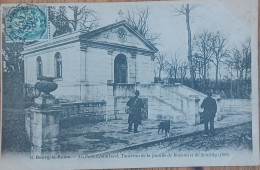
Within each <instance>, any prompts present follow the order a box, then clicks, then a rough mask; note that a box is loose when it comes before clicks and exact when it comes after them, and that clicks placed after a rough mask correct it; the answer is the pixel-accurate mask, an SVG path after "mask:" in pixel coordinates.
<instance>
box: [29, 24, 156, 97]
mask: <svg viewBox="0 0 260 170" xmlns="http://www.w3.org/2000/svg"><path fill="white" fill-rule="evenodd" d="M157 51H158V50H157V49H156V47H154V46H153V45H152V44H151V43H150V42H148V41H147V40H146V39H145V38H144V37H143V36H141V35H140V34H139V33H138V32H136V31H135V30H133V29H132V28H131V27H130V26H129V25H128V24H127V23H126V22H125V21H121V22H117V23H115V24H111V25H108V26H105V27H102V28H100V29H96V30H94V31H91V32H87V33H84V32H73V33H69V34H65V35H62V36H58V37H55V38H53V39H52V40H50V41H48V42H40V43H37V44H33V45H31V46H27V47H26V49H25V51H24V63H25V82H26V83H29V84H34V83H35V82H36V81H37V77H38V76H42V75H43V76H47V77H56V78H57V79H56V80H55V82H56V83H58V85H59V88H58V90H56V91H55V92H54V95H55V96H56V97H58V98H63V99H66V100H70V101H76V100H81V101H90V100H91V101H93V100H103V99H104V97H106V92H105V91H106V86H107V84H109V83H119V84H135V83H137V82H139V83H141V84H149V83H152V82H153V60H154V53H155V52H157ZM64 92H66V93H64Z"/></svg>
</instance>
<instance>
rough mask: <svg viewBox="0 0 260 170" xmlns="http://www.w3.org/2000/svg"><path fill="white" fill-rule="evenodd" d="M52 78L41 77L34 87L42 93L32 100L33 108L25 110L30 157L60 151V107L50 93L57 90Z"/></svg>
mask: <svg viewBox="0 0 260 170" xmlns="http://www.w3.org/2000/svg"><path fill="white" fill-rule="evenodd" d="M53 79H54V78H51V77H42V78H41V79H40V80H41V81H40V82H37V83H36V84H35V87H36V88H37V89H38V90H39V91H41V92H44V94H42V95H41V96H40V97H37V98H35V99H34V106H33V107H30V108H28V109H25V113H26V114H25V115H26V117H25V130H26V133H27V136H28V138H29V140H30V142H31V156H34V155H35V156H36V155H38V156H39V155H41V154H42V152H48V153H52V152H53V153H57V152H59V151H60V146H59V145H58V143H57V141H58V136H59V119H60V114H61V112H62V107H60V106H59V104H58V100H57V99H55V98H54V97H53V96H52V95H51V94H50V92H51V91H54V90H56V89H57V88H58V85H57V84H56V83H54V82H53Z"/></svg>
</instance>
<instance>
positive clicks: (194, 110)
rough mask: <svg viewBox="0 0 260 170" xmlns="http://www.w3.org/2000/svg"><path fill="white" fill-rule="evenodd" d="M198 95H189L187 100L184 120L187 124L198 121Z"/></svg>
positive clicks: (193, 123) (197, 122) (194, 123)
mask: <svg viewBox="0 0 260 170" xmlns="http://www.w3.org/2000/svg"><path fill="white" fill-rule="evenodd" d="M199 101H200V99H199V97H198V96H196V95H190V96H189V100H188V113H186V114H187V118H186V122H187V123H188V124H189V125H196V124H199V123H200V115H199Z"/></svg>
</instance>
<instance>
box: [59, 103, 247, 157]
mask: <svg viewBox="0 0 260 170" xmlns="http://www.w3.org/2000/svg"><path fill="white" fill-rule="evenodd" d="M221 115H222V119H221V120H220V121H217V122H215V127H216V132H217V133H216V136H214V137H211V138H205V137H202V134H201V132H202V131H203V129H204V126H203V124H200V125H195V126H189V125H186V124H184V123H178V124H177V123H173V122H172V123H171V130H170V137H169V140H170V141H169V142H166V143H165V145H166V147H165V146H164V145H158V146H157V145H155V146H154V145H153V144H152V143H156V141H160V140H164V139H165V135H164V134H159V135H158V130H157V127H158V125H159V123H160V121H156V120H146V121H143V122H142V125H140V126H139V128H138V131H139V132H138V133H136V134H135V133H133V132H131V133H129V132H127V127H128V124H127V115H125V116H124V117H123V119H121V120H111V121H107V122H99V123H93V124H81V125H76V126H73V127H69V128H63V129H60V140H59V142H60V145H61V152H65V153H66V152H77V153H80V154H88V153H106V152H114V151H116V150H124V149H125V148H128V147H130V148H136V146H139V145H142V147H143V146H145V147H147V146H150V145H152V147H154V148H158V147H160V146H163V148H165V150H171V149H176V148H177V149H180V150H192V149H196V150H197V149H201V150H203V149H204V150H209V149H214V150H217V149H221V148H222V149H223V148H226V147H227V148H234V149H250V148H252V141H251V133H252V126H251V121H252V113H251V107H248V108H245V107H238V106H236V107H230V106H228V107H223V108H222V110H221ZM171 141H172V142H171ZM157 143H158V142H157ZM143 144H144V145H143ZM146 144H147V145H146ZM167 145H169V146H167ZM142 147H141V148H139V149H143V148H142ZM137 148H138V147H137Z"/></svg>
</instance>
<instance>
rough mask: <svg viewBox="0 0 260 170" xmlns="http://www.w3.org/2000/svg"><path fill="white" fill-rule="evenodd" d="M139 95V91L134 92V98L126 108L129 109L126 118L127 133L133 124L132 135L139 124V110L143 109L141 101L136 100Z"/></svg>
mask: <svg viewBox="0 0 260 170" xmlns="http://www.w3.org/2000/svg"><path fill="white" fill-rule="evenodd" d="M139 94H140V93H139V91H138V90H136V91H135V96H134V97H133V98H131V99H130V100H129V101H128V102H127V106H129V107H130V113H129V116H128V124H129V126H128V132H131V130H132V125H133V124H134V133H137V128H138V125H139V124H141V120H142V115H141V108H143V107H144V104H143V102H142V100H141V99H139V98H138V96H139Z"/></svg>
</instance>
